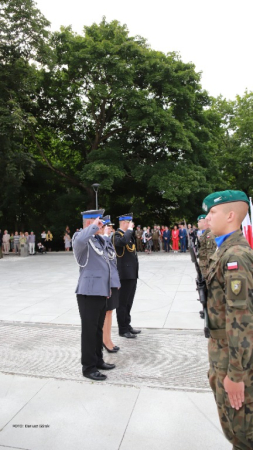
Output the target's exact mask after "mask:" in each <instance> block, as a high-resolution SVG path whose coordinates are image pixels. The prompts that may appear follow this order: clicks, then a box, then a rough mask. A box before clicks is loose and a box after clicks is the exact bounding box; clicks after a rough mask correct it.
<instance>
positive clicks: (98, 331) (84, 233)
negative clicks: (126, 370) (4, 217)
mask: <svg viewBox="0 0 253 450" xmlns="http://www.w3.org/2000/svg"><path fill="white" fill-rule="evenodd" d="M103 213H104V210H91V211H85V212H83V213H82V216H83V229H81V230H79V231H78V232H77V233H75V234H74V236H73V239H72V241H73V251H74V256H75V259H76V261H77V263H78V265H79V268H80V273H79V280H78V284H77V288H76V294H77V302H78V308H79V313H80V317H81V325H82V336H81V353H82V355H81V363H82V366H83V368H82V371H83V376H84V377H86V378H90V379H91V380H95V381H102V380H105V379H106V376H105V375H103V374H101V373H100V372H99V369H102V370H110V369H114V367H115V365H114V364H106V363H105V362H104V360H103V353H102V346H103V324H104V319H105V313H106V299H107V297H110V295H111V286H110V263H109V258H108V252H107V250H106V245H105V241H104V239H103V238H102V237H101V236H98V235H97V233H98V232H99V229H100V228H102V226H103V222H102V221H101V217H102V216H103Z"/></svg>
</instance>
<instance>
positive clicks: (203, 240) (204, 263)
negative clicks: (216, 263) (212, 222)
mask: <svg viewBox="0 0 253 450" xmlns="http://www.w3.org/2000/svg"><path fill="white" fill-rule="evenodd" d="M216 248H217V245H216V242H215V237H214V234H213V233H212V232H211V230H209V229H207V230H205V231H204V233H203V234H202V235H201V236H200V237H199V251H198V255H199V267H200V270H201V272H202V275H203V277H205V278H206V274H207V271H208V267H209V258H210V257H211V256H212V255H213V253H214V252H215V250H216Z"/></svg>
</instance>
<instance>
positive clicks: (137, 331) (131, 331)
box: [129, 327, 141, 334]
mask: <svg viewBox="0 0 253 450" xmlns="http://www.w3.org/2000/svg"><path fill="white" fill-rule="evenodd" d="M129 331H130V333H132V334H139V333H141V330H136V329H135V328H132V327H131V328H129Z"/></svg>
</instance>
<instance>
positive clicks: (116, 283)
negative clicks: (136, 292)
mask: <svg viewBox="0 0 253 450" xmlns="http://www.w3.org/2000/svg"><path fill="white" fill-rule="evenodd" d="M103 238H104V240H105V245H106V251H107V253H108V257H109V262H110V268H111V288H120V286H121V284H120V279H119V272H118V268H117V257H116V253H115V248H114V247H113V245H112V241H111V238H110V237H109V236H103Z"/></svg>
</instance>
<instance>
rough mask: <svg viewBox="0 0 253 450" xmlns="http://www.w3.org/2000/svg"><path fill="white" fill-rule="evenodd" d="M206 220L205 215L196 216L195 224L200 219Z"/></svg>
mask: <svg viewBox="0 0 253 450" xmlns="http://www.w3.org/2000/svg"><path fill="white" fill-rule="evenodd" d="M205 218H206V214H200V216H198V218H197V222H198V221H199V220H201V219H205Z"/></svg>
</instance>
